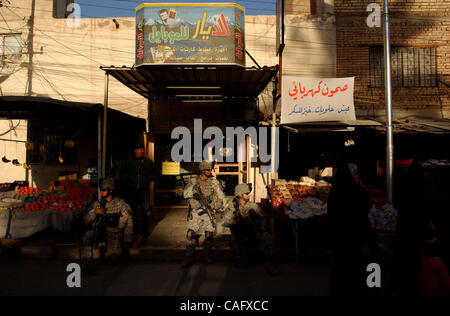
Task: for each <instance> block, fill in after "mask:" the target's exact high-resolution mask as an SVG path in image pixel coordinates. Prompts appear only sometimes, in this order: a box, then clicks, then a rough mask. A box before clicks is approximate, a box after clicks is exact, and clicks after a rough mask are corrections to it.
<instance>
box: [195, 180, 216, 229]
mask: <svg viewBox="0 0 450 316" xmlns="http://www.w3.org/2000/svg"><path fill="white" fill-rule="evenodd" d="M194 191H195V199H196V200H198V201H199V202H200V205H201V206H202V209H203V211H204V212H206V213H207V214H208V217H209V220H210V221H211V224H212V226H213V228H216V219H215V214H214V211H213V210H212V208H211V206H210V205H209V204H210V203H211V200H210V199H208V198H207V197H206V196H204V195H203V193H202V190H200V187H199V186H198V185H196V186H194ZM201 214H202V213H199V215H201Z"/></svg>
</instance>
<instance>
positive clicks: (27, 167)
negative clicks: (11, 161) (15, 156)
mask: <svg viewBox="0 0 450 316" xmlns="http://www.w3.org/2000/svg"><path fill="white" fill-rule="evenodd" d="M23 167H24V168H25V169H27V170H30V169H31V166H30V165H29V164H27V163H26V162H24V163H23Z"/></svg>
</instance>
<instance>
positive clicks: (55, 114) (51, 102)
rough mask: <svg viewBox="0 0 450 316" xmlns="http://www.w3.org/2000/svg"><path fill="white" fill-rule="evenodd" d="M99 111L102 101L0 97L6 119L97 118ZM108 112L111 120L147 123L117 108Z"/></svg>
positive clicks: (1, 111) (100, 110) (3, 116)
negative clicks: (86, 101)
mask: <svg viewBox="0 0 450 316" xmlns="http://www.w3.org/2000/svg"><path fill="white" fill-rule="evenodd" d="M99 112H103V105H102V104H100V103H85V102H72V101H64V100H57V99H52V98H47V97H34V96H2V97H0V118H6V119H19V120H24V119H40V118H45V119H56V118H57V119H61V118H65V119H68V120H76V119H79V118H83V119H88V120H97V119H98V113H99ZM108 114H109V116H110V119H111V120H133V121H136V122H138V121H139V124H144V125H145V120H143V119H140V118H136V117H133V116H130V115H128V114H126V113H123V112H120V111H117V110H113V109H108Z"/></svg>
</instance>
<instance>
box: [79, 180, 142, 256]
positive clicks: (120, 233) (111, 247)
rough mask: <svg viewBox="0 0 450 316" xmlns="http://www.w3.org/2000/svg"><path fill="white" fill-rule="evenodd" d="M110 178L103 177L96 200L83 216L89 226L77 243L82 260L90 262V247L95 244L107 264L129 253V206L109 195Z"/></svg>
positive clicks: (131, 227)
mask: <svg viewBox="0 0 450 316" xmlns="http://www.w3.org/2000/svg"><path fill="white" fill-rule="evenodd" d="M114 188H115V185H114V179H105V180H104V181H103V183H102V185H101V189H100V195H101V199H100V201H97V202H95V203H94V204H93V206H92V209H91V210H90V211H89V212H88V213H87V214H86V215H85V216H84V218H83V221H84V223H85V224H87V225H90V229H89V230H88V231H87V232H86V233H85V234H84V236H83V239H82V245H81V259H82V262H83V263H88V262H90V261H92V259H93V258H92V253H93V247H94V246H97V245H98V246H99V247H100V253H101V256H102V257H104V258H105V259H106V260H107V262H108V263H112V264H113V263H117V262H118V260H119V259H120V258H121V257H122V258H123V257H126V256H127V255H128V252H129V246H130V243H131V242H132V241H133V218H132V214H131V208H130V206H129V205H128V204H127V203H125V201H124V200H122V199H120V198H118V197H116V196H114V195H113V191H114Z"/></svg>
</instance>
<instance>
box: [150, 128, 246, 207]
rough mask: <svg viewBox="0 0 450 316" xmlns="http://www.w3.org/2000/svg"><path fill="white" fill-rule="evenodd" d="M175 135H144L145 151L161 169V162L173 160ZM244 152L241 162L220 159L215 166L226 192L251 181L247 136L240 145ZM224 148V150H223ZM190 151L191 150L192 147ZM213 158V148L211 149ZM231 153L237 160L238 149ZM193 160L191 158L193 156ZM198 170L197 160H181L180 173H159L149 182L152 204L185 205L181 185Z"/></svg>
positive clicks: (204, 144)
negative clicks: (160, 174) (158, 177)
mask: <svg viewBox="0 0 450 316" xmlns="http://www.w3.org/2000/svg"><path fill="white" fill-rule="evenodd" d="M177 141H178V140H177V139H171V137H170V134H155V135H153V136H151V137H150V136H149V135H148V136H147V154H148V157H149V158H150V159H152V160H154V162H155V165H156V166H157V167H158V168H159V169H160V170H162V166H163V163H166V162H172V157H171V150H172V147H173V146H174V145H175V143H176V142H177ZM208 142H209V140H204V141H203V146H206V145H207V144H208ZM240 146H241V147H240V149H242V150H243V151H242V152H243V154H244V159H245V161H243V162H232V163H227V162H220V163H216V164H215V167H214V174H215V176H216V178H217V180H218V181H219V182H220V184H221V185H222V188H223V191H224V193H225V195H227V196H232V195H233V194H234V188H235V186H236V185H237V184H240V183H243V182H247V181H248V182H252V181H251V175H250V172H251V166H250V148H249V146H250V139H249V137H247V138H246V140H245V143H243V144H241V145H240ZM226 151H227V150H226V149H224V150H223V152H225V153H226ZM192 152H193V151H192ZM210 154H211V157H210V160H212V152H211V153H210ZM231 154H232V155H234V156H235V157H234V161H237V160H238V159H237V152H236V153H231ZM192 160H193V159H192ZM199 174H200V170H199V168H198V163H197V162H185V161H182V162H180V173H179V174H177V175H162V177H161V178H160V179H158V180H157V181H156V182H155V183H154V184H153V185H152V192H153V194H152V205H154V206H179V207H184V206H186V200H185V199H184V197H183V192H184V188H185V187H186V186H187V185H188V184H189V181H190V180H191V179H192V178H193V177H196V176H198V175H199Z"/></svg>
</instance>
